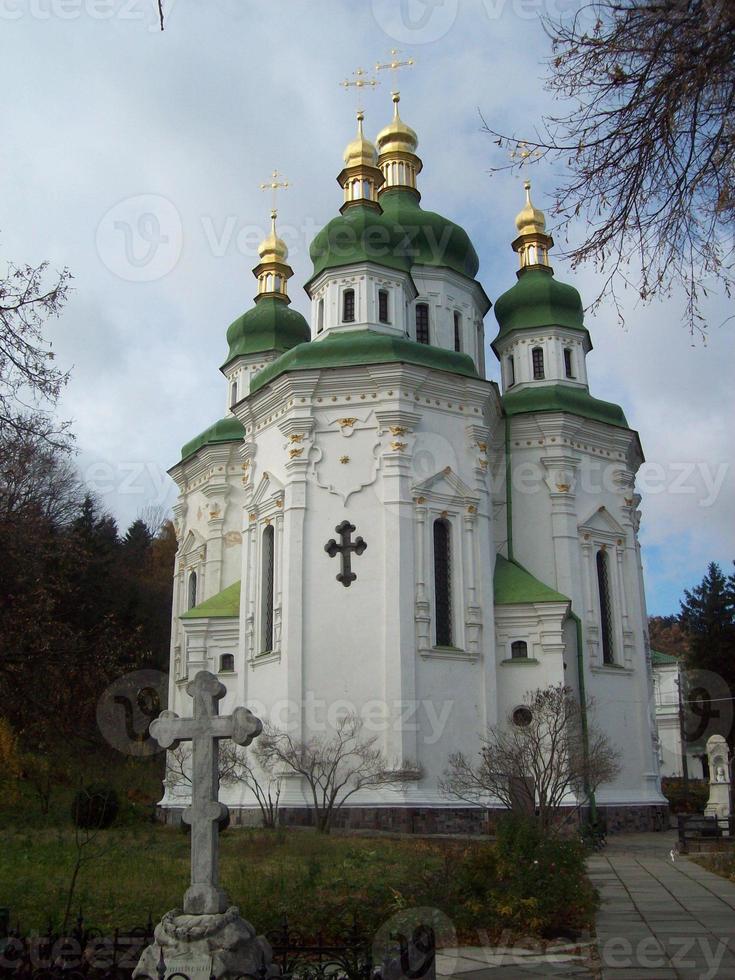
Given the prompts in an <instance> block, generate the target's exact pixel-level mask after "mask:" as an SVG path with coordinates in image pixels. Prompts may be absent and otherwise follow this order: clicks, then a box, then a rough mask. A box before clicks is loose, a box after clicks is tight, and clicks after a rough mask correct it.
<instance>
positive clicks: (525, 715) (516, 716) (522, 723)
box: [513, 704, 533, 728]
mask: <svg viewBox="0 0 735 980" xmlns="http://www.w3.org/2000/svg"><path fill="white" fill-rule="evenodd" d="M532 721H533V715H532V714H531V709H530V708H527V707H526V706H525V704H524V705H521V707H520V708H516V710H515V711H514V712H513V724H514V725H518V727H519V728H526V727H527V726H528V725H530V724H531V722H532Z"/></svg>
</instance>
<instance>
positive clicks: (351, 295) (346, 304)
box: [342, 289, 355, 323]
mask: <svg viewBox="0 0 735 980" xmlns="http://www.w3.org/2000/svg"><path fill="white" fill-rule="evenodd" d="M342 322H343V323H354V322H355V290H354V289H345V291H344V292H343V293H342Z"/></svg>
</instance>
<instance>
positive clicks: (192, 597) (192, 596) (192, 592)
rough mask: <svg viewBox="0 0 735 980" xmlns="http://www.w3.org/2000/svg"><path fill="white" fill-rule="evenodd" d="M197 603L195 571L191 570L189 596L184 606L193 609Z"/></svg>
mask: <svg viewBox="0 0 735 980" xmlns="http://www.w3.org/2000/svg"><path fill="white" fill-rule="evenodd" d="M196 604H197V573H196V572H192V573H191V575H190V576H189V597H188V600H187V604H186V608H187V609H193V608H194V606H195V605H196Z"/></svg>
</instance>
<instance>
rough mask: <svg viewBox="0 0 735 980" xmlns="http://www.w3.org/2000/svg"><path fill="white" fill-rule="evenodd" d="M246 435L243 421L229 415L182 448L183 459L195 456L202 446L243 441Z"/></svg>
mask: <svg viewBox="0 0 735 980" xmlns="http://www.w3.org/2000/svg"><path fill="white" fill-rule="evenodd" d="M244 437H245V429H243V427H242V422H240V421H238V419H236V418H235V416H234V415H228V416H226V417H225V418H223V419H220V420H219V422H215V423H214V425H210V426H209V428H208V429H205V430H204V432H200V433H199V435H198V436H195V438H194V439H190V440H189V442H187V443H185V444H184V446H182V448H181V458H182V460H184V459H188V458H189V456H193V455H194V453H195V452H197V451H198V450H200V449H201V448H202V446H210V445H213V444H216V443H221V442H241V441H242V440H243V438H244Z"/></svg>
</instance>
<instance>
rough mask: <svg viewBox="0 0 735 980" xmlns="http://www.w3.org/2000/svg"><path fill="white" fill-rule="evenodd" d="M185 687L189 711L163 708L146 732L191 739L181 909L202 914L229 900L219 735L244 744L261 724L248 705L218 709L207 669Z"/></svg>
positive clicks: (164, 743)
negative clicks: (223, 866) (222, 848)
mask: <svg viewBox="0 0 735 980" xmlns="http://www.w3.org/2000/svg"><path fill="white" fill-rule="evenodd" d="M186 693H187V694H188V695H189V696H190V697H192V698H193V699H194V714H193V717H192V718H179V716H178V715H177V714H175V713H174V712H173V711H162V712H161V714H160V715H159V716H158V718H157V719H156V720H155V721H153V722H151V728H150V732H151V735H152V736H153V738H155V740H156V741H157V742H158V744H159V745H160V746H161V748H163V749H168V748H176V747H177V745H178V744H179V743H180V742H183V741H191V743H192V760H191V806H190V807H187V808H186V810H185V811H184V815H183V820H184V822H185V823H188V824H190V826H191V887H190V888H189V889H187V891H186V894H185V895H184V912H186V913H188V914H189V915H206V914H212V913H217V912H225V911H227V907H228V905H229V898H228V896H227V892H225V891H224V889H222V888H220V887H219V824H220V821H224V820H226V819H227V814H228V810H227V807H226V806H225V805H224V803H220V802H219V800H218V798H217V797H218V795H219V773H218V766H217V763H218V760H219V741H220V739H223V738H231V739H232V741H233V742H236V743H237V744H238V745H249V744H250V743H251V742H252V740H253V739H254V738H255V737H256V736H258V735H260V733H261V731H262V730H263V726H262V724H261V722H260V719H259V718H256V717H255V715H254V714H253V713H252V712H251V711H249V710H248V708H235V710H234V711H233V712H232V714H231V715H230V716H224V715H223V716H221V715H220V714H219V705H218V701H220V699H221V698H223V697H224V696H225V693H226V689H225V686H224V684H220V682H219V681H218V680H217V678H216V677H215V676H214V674H210V672H209V671H208V670H200V671H199V673H198V674H197V675H196V676H195V677H194V679H193V680H192V681H189V683H188V684H187V685H186Z"/></svg>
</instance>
